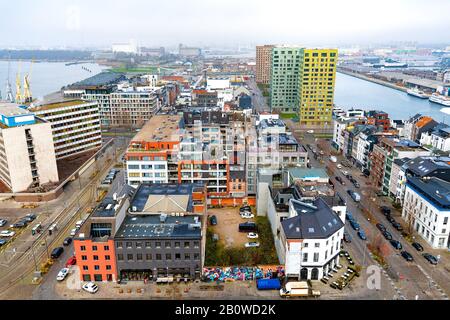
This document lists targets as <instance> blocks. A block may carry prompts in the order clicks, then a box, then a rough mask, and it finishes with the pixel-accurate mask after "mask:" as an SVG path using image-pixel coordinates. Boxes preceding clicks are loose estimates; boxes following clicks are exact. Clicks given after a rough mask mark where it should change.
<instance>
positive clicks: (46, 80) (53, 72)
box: [0, 61, 106, 99]
mask: <svg viewBox="0 0 450 320" xmlns="http://www.w3.org/2000/svg"><path fill="white" fill-rule="evenodd" d="M30 67H31V75H30V86H31V94H32V96H33V98H42V97H43V96H44V95H47V94H49V93H52V92H55V91H58V90H59V89H61V87H63V86H65V85H68V84H71V83H74V82H77V81H80V80H83V79H85V78H88V77H91V76H93V75H95V74H97V73H99V72H101V71H102V70H103V69H105V68H106V67H104V66H100V65H98V64H95V63H83V64H75V65H70V66H66V65H65V63H64V62H34V63H33V65H32V66H31V62H30V61H21V62H19V61H10V63H9V81H10V83H11V86H12V91H13V95H15V92H16V75H17V72H18V71H19V68H20V74H21V82H22V85H23V76H24V75H25V74H27V73H29V72H30ZM82 67H85V68H86V69H88V70H89V71H87V70H85V69H83V68H82ZM7 78H8V61H0V92H1V94H2V98H3V99H5V97H6V92H5V91H6V79H7ZM22 90H23V88H22Z"/></svg>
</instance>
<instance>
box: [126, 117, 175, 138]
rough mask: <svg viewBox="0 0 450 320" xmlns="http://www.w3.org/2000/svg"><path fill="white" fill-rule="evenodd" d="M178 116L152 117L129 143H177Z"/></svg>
mask: <svg viewBox="0 0 450 320" xmlns="http://www.w3.org/2000/svg"><path fill="white" fill-rule="evenodd" d="M180 120H181V117H180V116H179V115H154V116H153V117H152V118H150V120H148V121H147V122H146V123H145V125H144V126H143V127H142V129H141V130H140V131H139V132H138V133H137V134H136V135H135V136H134V137H133V138H132V139H131V141H174V140H176V141H178V138H177V137H176V136H177V129H178V124H179V123H180Z"/></svg>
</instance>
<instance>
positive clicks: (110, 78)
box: [67, 71, 126, 89]
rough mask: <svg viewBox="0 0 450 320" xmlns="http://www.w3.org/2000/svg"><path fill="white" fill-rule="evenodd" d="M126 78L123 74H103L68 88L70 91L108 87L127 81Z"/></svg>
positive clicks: (106, 72)
mask: <svg viewBox="0 0 450 320" xmlns="http://www.w3.org/2000/svg"><path fill="white" fill-rule="evenodd" d="M125 79H126V77H125V75H123V74H122V73H115V72H108V71H105V72H101V73H99V74H96V75H94V76H92V77H89V78H87V79H84V80H81V81H78V82H75V83H73V84H71V85H68V86H67V87H68V88H70V89H73V88H82V87H97V86H108V85H113V84H117V83H118V82H120V81H122V80H125Z"/></svg>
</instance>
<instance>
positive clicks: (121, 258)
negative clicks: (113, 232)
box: [117, 253, 123, 261]
mask: <svg viewBox="0 0 450 320" xmlns="http://www.w3.org/2000/svg"><path fill="white" fill-rule="evenodd" d="M117 261H123V254H121V253H119V254H118V255H117Z"/></svg>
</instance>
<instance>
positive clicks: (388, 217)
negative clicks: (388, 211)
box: [386, 215, 397, 224]
mask: <svg viewBox="0 0 450 320" xmlns="http://www.w3.org/2000/svg"><path fill="white" fill-rule="evenodd" d="M386 219H387V220H388V221H389V222H390V223H391V224H393V223H395V222H397V221H395V219H394V218H392V216H390V215H389V216H386Z"/></svg>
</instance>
